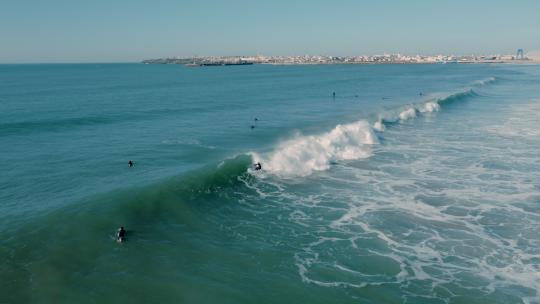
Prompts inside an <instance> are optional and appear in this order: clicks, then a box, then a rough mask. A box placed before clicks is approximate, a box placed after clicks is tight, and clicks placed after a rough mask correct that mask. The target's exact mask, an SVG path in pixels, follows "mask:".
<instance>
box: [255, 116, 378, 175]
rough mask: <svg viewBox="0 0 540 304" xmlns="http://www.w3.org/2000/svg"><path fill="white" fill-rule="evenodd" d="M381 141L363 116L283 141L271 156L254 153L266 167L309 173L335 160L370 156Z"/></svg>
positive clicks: (278, 171)
mask: <svg viewBox="0 0 540 304" xmlns="http://www.w3.org/2000/svg"><path fill="white" fill-rule="evenodd" d="M376 143H378V139H377V136H376V135H375V133H374V132H373V129H372V128H371V126H370V125H369V123H368V122H367V121H365V120H361V121H358V122H355V123H351V124H345V125H337V126H336V127H335V128H334V129H333V130H332V131H330V132H327V133H324V134H321V135H313V136H298V137H296V138H294V139H291V140H288V141H285V142H284V143H282V144H281V145H280V146H279V147H278V148H277V149H276V151H274V152H273V153H271V154H270V155H267V156H262V155H259V154H257V153H252V156H253V159H254V161H257V162H261V163H264V164H265V165H264V169H265V170H267V171H269V172H271V173H274V174H277V175H281V176H290V175H296V176H306V175H309V174H311V173H312V172H313V171H322V170H327V169H328V168H329V167H330V164H331V162H332V161H339V160H350V159H359V158H366V157H369V156H370V155H371V147H370V146H371V145H373V144H376Z"/></svg>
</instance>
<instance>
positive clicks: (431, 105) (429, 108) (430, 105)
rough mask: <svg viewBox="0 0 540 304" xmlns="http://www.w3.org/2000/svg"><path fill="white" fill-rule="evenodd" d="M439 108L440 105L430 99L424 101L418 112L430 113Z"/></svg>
mask: <svg viewBox="0 0 540 304" xmlns="http://www.w3.org/2000/svg"><path fill="white" fill-rule="evenodd" d="M440 109H441V106H440V105H439V104H438V103H437V102H434V101H430V102H426V103H425V104H424V105H423V106H422V107H421V108H420V110H419V111H420V112H421V113H432V112H437V111H439V110H440Z"/></svg>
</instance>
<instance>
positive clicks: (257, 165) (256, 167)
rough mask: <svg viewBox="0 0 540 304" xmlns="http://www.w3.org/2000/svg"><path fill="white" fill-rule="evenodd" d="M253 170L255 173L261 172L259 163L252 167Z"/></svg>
mask: <svg viewBox="0 0 540 304" xmlns="http://www.w3.org/2000/svg"><path fill="white" fill-rule="evenodd" d="M253 169H255V171H259V170H261V169H262V165H261V163H259V162H257V163H256V164H255V165H253Z"/></svg>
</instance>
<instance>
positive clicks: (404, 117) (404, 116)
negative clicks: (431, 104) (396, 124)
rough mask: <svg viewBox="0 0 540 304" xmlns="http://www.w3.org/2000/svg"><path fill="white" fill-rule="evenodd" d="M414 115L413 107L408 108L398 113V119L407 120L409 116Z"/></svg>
mask: <svg viewBox="0 0 540 304" xmlns="http://www.w3.org/2000/svg"><path fill="white" fill-rule="evenodd" d="M415 117H416V109H415V108H408V109H407V110H405V111H402V112H401V113H399V119H400V120H402V121H405V120H409V119H411V118H415Z"/></svg>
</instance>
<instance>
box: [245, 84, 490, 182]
mask: <svg viewBox="0 0 540 304" xmlns="http://www.w3.org/2000/svg"><path fill="white" fill-rule="evenodd" d="M494 81H495V78H494V77H490V78H488V79H485V80H480V81H477V82H474V83H473V86H479V85H486V84H490V83H493V82H494ZM475 96H478V94H477V93H476V92H475V91H474V90H473V89H472V88H466V89H464V90H462V91H458V92H454V93H451V94H442V95H440V96H437V97H431V98H430V99H428V100H427V101H424V102H421V103H417V104H411V105H407V106H401V107H398V108H395V109H392V110H388V111H386V112H384V113H379V115H378V118H377V119H376V120H375V122H373V123H369V121H368V120H360V121H357V122H354V123H350V124H339V125H337V126H336V127H335V128H334V129H333V130H331V131H329V132H326V133H323V134H320V135H310V136H304V135H297V136H296V137H294V138H292V139H289V140H287V141H285V142H282V143H281V144H279V145H278V147H277V148H276V149H274V150H273V151H272V152H270V153H266V154H260V153H256V152H251V153H249V154H250V155H251V156H252V158H253V161H254V162H260V163H262V164H263V169H264V171H265V172H269V173H271V174H274V175H278V176H281V177H291V176H307V175H310V174H311V173H313V172H315V171H324V170H328V169H329V168H330V166H331V164H332V163H334V162H336V161H342V160H353V159H362V158H368V157H370V156H371V154H372V146H373V145H375V144H377V143H378V142H379V140H378V137H377V134H376V132H375V131H377V132H384V131H385V130H386V128H387V127H388V126H387V125H392V124H396V123H402V122H405V121H408V120H411V119H414V118H416V117H417V116H418V115H428V114H429V113H433V112H437V111H439V110H440V109H441V107H443V106H444V105H448V104H451V103H454V102H459V101H463V100H465V99H468V98H472V97H475Z"/></svg>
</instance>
